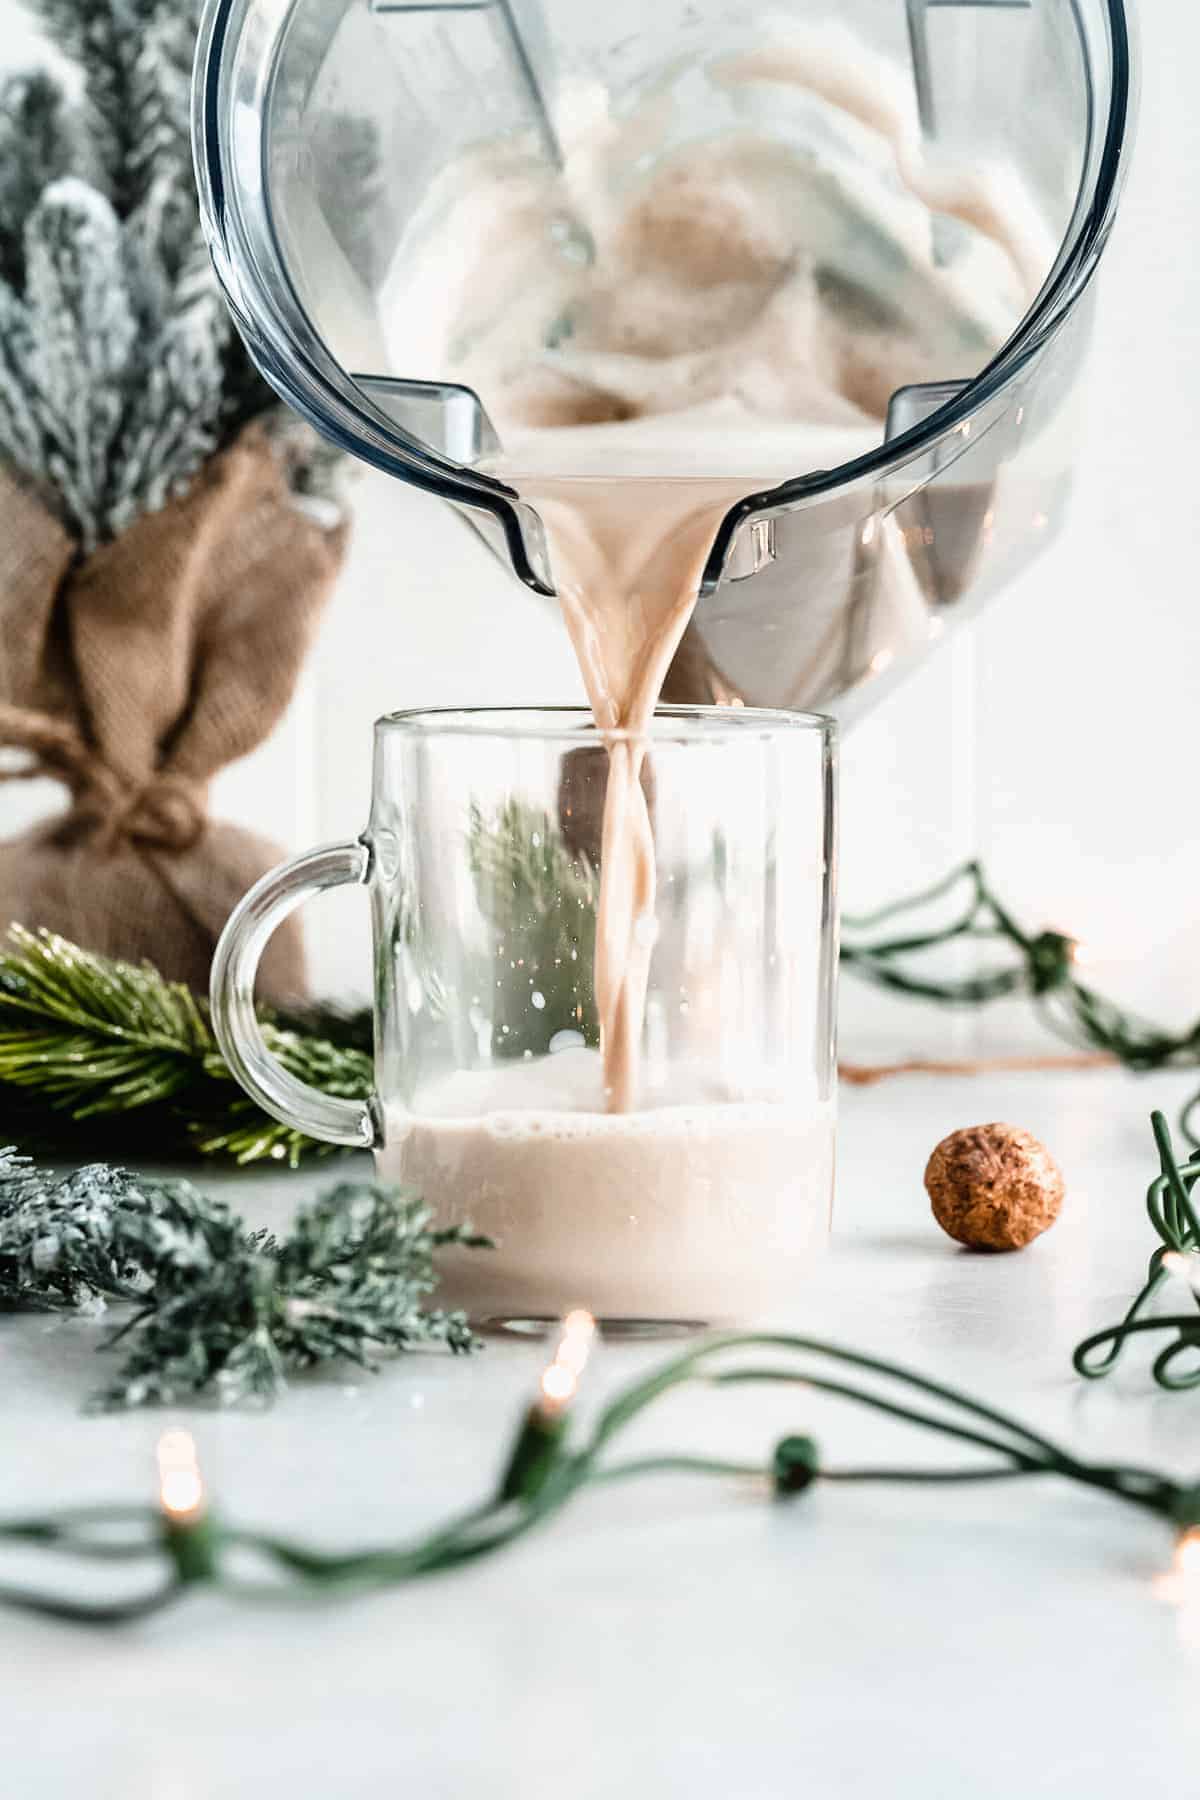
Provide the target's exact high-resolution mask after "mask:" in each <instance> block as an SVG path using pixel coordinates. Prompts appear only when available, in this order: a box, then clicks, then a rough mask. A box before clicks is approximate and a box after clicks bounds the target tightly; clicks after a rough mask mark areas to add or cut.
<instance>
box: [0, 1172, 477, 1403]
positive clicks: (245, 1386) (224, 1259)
mask: <svg viewBox="0 0 1200 1800" xmlns="http://www.w3.org/2000/svg"><path fill="white" fill-rule="evenodd" d="M451 1244H462V1245H467V1246H470V1247H478V1248H482V1247H486V1240H485V1239H483V1238H477V1237H473V1236H472V1235H471V1234H470V1232H469V1231H467V1230H465V1229H459V1228H457V1227H451V1228H448V1229H445V1230H434V1229H433V1226H432V1215H431V1213H430V1210H429V1208H428V1207H427V1206H425V1205H424V1204H423V1202H422V1201H421V1200H420V1199H419V1198H418V1197H417V1196H415V1195H414V1194H412V1193H411V1192H409V1191H407V1190H406V1189H403V1188H397V1187H388V1186H382V1185H379V1184H377V1183H374V1182H343V1183H341V1184H340V1185H339V1186H337V1187H335V1188H333V1189H331V1190H330V1191H329V1192H328V1193H326V1194H323V1195H321V1196H320V1198H318V1199H317V1200H316V1201H315V1202H314V1203H313V1204H312V1205H311V1206H309V1207H306V1208H304V1209H302V1210H301V1211H300V1212H299V1213H298V1214H297V1217H296V1220H295V1223H294V1225H293V1227H292V1229H291V1231H290V1233H289V1234H288V1236H287V1237H286V1238H284V1239H283V1240H282V1241H281V1242H280V1241H277V1240H276V1239H274V1238H272V1237H270V1236H268V1235H267V1234H266V1233H263V1232H249V1231H247V1229H246V1227H245V1225H244V1223H243V1222H242V1220H241V1219H240V1218H238V1216H237V1215H236V1214H235V1213H233V1212H231V1210H230V1209H229V1208H228V1207H227V1206H226V1205H224V1203H223V1202H221V1201H220V1200H214V1199H212V1198H210V1197H209V1196H208V1195H206V1194H203V1193H201V1192H200V1191H199V1190H198V1189H197V1188H195V1187H193V1186H192V1185H191V1183H190V1182H187V1181H167V1180H158V1179H152V1178H147V1177H142V1176H138V1175H134V1174H131V1173H129V1172H128V1171H126V1170H123V1169H117V1168H112V1167H110V1166H109V1165H107V1164H103V1163H99V1164H92V1165H91V1166H89V1167H87V1168H83V1169H79V1170H76V1171H75V1172H74V1173H73V1174H70V1175H66V1176H58V1177H56V1176H52V1175H47V1174H46V1173H45V1172H43V1171H41V1170H39V1169H38V1168H36V1167H35V1166H34V1165H33V1164H32V1163H30V1162H28V1161H27V1160H26V1159H25V1158H23V1157H19V1156H17V1155H16V1154H15V1153H14V1152H13V1151H12V1150H0V1307H4V1306H9V1307H23V1308H27V1307H34V1308H44V1309H47V1310H58V1309H74V1310H83V1311H90V1312H95V1311H102V1310H103V1309H104V1308H105V1306H106V1305H107V1304H108V1303H109V1302H128V1301H132V1302H134V1303H135V1304H136V1307H137V1310H136V1311H135V1312H134V1313H133V1315H132V1316H131V1317H130V1318H129V1319H127V1320H126V1321H125V1322H124V1323H123V1324H122V1325H120V1327H119V1328H118V1330H117V1331H116V1332H115V1333H114V1334H112V1336H110V1337H109V1338H108V1339H107V1340H106V1347H111V1346H113V1345H116V1344H118V1343H119V1344H121V1345H122V1346H123V1348H124V1352H125V1356H124V1361H123V1363H122V1365H121V1368H120V1370H119V1371H118V1373H117V1375H116V1377H115V1379H113V1380H112V1381H111V1382H109V1383H108V1384H107V1385H106V1386H105V1387H103V1388H102V1389H101V1390H100V1391H99V1392H98V1393H97V1394H95V1395H94V1396H93V1398H92V1402H91V1404H92V1406H93V1407H95V1408H99V1409H112V1408H121V1407H130V1406H141V1405H146V1404H152V1403H158V1402H172V1401H175V1402H177V1401H183V1400H187V1399H194V1398H202V1399H206V1400H214V1401H216V1402H218V1403H220V1404H222V1405H238V1404H241V1403H244V1402H246V1401H255V1402H258V1403H260V1404H262V1403H265V1402H269V1401H271V1400H273V1399H274V1398H275V1397H276V1396H277V1394H278V1393H279V1391H280V1389H281V1388H282V1386H283V1385H284V1384H285V1382H286V1380H287V1377H288V1376H289V1375H291V1374H293V1373H296V1372H298V1371H300V1370H304V1369H309V1368H313V1367H315V1366H316V1365H318V1364H321V1363H328V1362H332V1361H336V1360H338V1359H340V1358H344V1359H348V1360H349V1361H352V1362H354V1363H357V1364H359V1365H360V1366H361V1367H363V1368H369V1367H371V1366H373V1364H374V1360H375V1359H376V1357H377V1356H378V1355H379V1354H380V1353H382V1352H385V1351H393V1352H394V1351H400V1350H408V1349H412V1348H415V1347H418V1346H428V1345H444V1346H445V1347H446V1348H448V1349H450V1350H453V1351H466V1350H473V1349H475V1348H476V1347H477V1346H476V1340H475V1339H474V1338H473V1337H472V1334H471V1331H470V1329H469V1327H468V1325H467V1322H466V1319H465V1318H464V1316H463V1315H462V1314H461V1313H457V1312H444V1311H441V1310H438V1309H431V1308H427V1307H426V1304H425V1303H426V1301H427V1299H428V1297H429V1295H430V1294H431V1293H432V1292H433V1291H434V1289H435V1288H436V1286H437V1270H436V1257H437V1252H438V1251H439V1250H440V1249H442V1248H443V1247H444V1246H447V1245H451Z"/></svg>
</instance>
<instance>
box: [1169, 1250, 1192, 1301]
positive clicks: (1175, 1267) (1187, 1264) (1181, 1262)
mask: <svg viewBox="0 0 1200 1800" xmlns="http://www.w3.org/2000/svg"><path fill="white" fill-rule="evenodd" d="M1162 1266H1163V1268H1164V1269H1165V1270H1166V1271H1167V1273H1168V1275H1175V1276H1177V1277H1178V1278H1179V1280H1180V1281H1186V1282H1187V1284H1188V1286H1189V1287H1190V1288H1191V1290H1192V1292H1193V1294H1200V1256H1198V1255H1197V1254H1196V1252H1195V1251H1194V1250H1193V1251H1192V1252H1191V1254H1190V1255H1188V1254H1185V1253H1184V1252H1183V1251H1182V1250H1168V1251H1167V1254H1166V1255H1165V1256H1164V1257H1163V1259H1162Z"/></svg>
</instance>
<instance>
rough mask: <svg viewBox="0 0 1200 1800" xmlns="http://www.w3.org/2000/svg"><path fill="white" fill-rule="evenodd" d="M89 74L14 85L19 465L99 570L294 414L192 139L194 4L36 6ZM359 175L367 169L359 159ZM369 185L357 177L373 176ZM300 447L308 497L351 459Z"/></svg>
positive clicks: (5, 115)
mask: <svg viewBox="0 0 1200 1800" xmlns="http://www.w3.org/2000/svg"><path fill="white" fill-rule="evenodd" d="M35 10H36V11H37V13H38V14H39V16H40V18H41V20H42V22H43V24H44V26H45V28H46V30H47V32H48V34H49V35H50V36H51V37H52V38H53V39H54V41H55V42H56V43H57V45H58V47H59V48H60V49H61V50H62V51H63V52H64V53H65V54H66V56H67V57H68V58H70V59H71V60H72V61H73V62H74V63H75V64H77V66H78V68H79V71H80V79H81V83H82V92H81V95H80V97H79V98H77V99H72V98H69V97H68V96H67V94H66V93H65V92H64V90H63V87H62V86H61V84H60V83H58V82H57V81H56V80H55V79H54V78H53V77H51V76H50V75H48V74H45V73H35V74H30V73H17V74H10V75H9V76H8V78H7V79H6V80H4V81H3V82H0V461H4V462H7V463H8V464H9V465H10V466H11V467H12V468H13V469H15V470H16V471H17V472H18V474H19V475H20V476H22V477H24V479H26V480H27V481H28V482H30V483H31V484H32V485H33V487H34V489H35V490H36V491H37V492H38V493H39V495H40V496H41V497H42V499H43V500H44V501H45V503H46V504H47V506H48V507H49V508H50V510H51V511H52V512H53V513H54V514H55V515H56V516H57V517H58V518H59V519H60V520H61V522H62V523H63V525H64V526H65V527H66V528H67V529H68V530H69V531H70V533H71V534H72V535H73V536H74V537H75V538H77V539H78V541H79V543H80V546H81V548H82V549H83V550H84V551H85V552H86V551H88V550H91V549H93V548H94V547H95V546H96V545H97V544H98V543H100V542H102V541H104V540H105V539H108V538H112V537H116V536H118V535H119V534H120V533H121V532H122V531H124V530H126V529H127V528H128V527H129V526H130V525H131V524H132V523H133V522H134V520H135V519H136V518H138V517H139V515H140V514H142V513H144V512H148V511H153V510H154V509H155V508H157V507H159V506H161V505H163V504H164V503H165V501H167V500H168V499H169V498H170V497H171V496H172V495H174V494H178V493H181V492H183V491H184V490H185V489H186V488H187V486H188V484H189V482H190V481H191V480H192V478H193V477H194V476H195V475H196V473H197V472H198V471H199V469H200V468H201V466H202V465H203V464H204V462H206V461H207V460H208V458H209V457H210V456H212V455H213V454H215V453H216V452H217V451H219V450H220V449H222V448H223V447H224V446H225V445H227V444H229V443H231V442H232V441H233V439H234V438H236V436H237V435H238V433H239V432H240V431H241V430H242V429H243V427H244V426H245V425H247V424H248V423H249V422H250V421H251V420H252V419H254V418H257V417H260V416H268V415H270V416H274V415H276V414H277V413H278V411H279V408H278V403H277V401H276V399H275V396H274V394H273V393H272V391H271V390H270V388H269V387H268V386H267V385H266V383H265V382H264V381H263V380H262V379H261V377H260V376H259V375H258V373H257V371H256V370H255V369H254V367H253V365H252V364H251V362H250V360H249V358H248V356H247V354H246V352H245V350H244V348H243V346H242V344H241V341H240V339H239V338H238V337H237V334H236V332H235V331H234V330H233V327H232V323H231V320H230V317H229V314H228V311H227V309H226V307H225V304H224V301H223V300H222V298H221V296H220V293H219V291H218V289H217V285H216V281H215V277H214V276H213V274H212V271H211V269H210V267H209V262H208V256H207V252H206V249H205V246H204V243H203V238H202V234H201V229H200V220H199V212H198V207H197V202H196V195H195V189H194V183H193V176H192V166H191V152H190V146H189V139H188V113H189V88H190V77H191V61H192V52H193V47H194V43H195V32H196V22H197V20H196V14H197V7H196V3H195V0H178V3H176V0H35ZM359 162H360V164H361V162H362V150H361V147H360V155H359ZM356 178H357V177H356ZM304 442H305V444H306V446H307V451H303V450H302V451H299V452H298V450H297V441H296V434H295V433H294V432H293V433H290V434H289V436H288V438H287V444H286V456H285V457H284V459H283V460H284V462H285V465H286V467H287V470H288V474H289V479H290V480H291V481H292V485H293V487H294V488H295V489H296V491H297V492H300V493H306V494H307V493H313V492H327V491H328V488H329V475H330V470H331V467H332V461H333V459H332V458H331V457H330V455H329V453H328V452H327V451H326V450H325V449H324V447H323V446H321V445H320V444H319V442H318V440H317V439H316V437H315V435H314V434H312V433H310V432H308V433H305V436H304Z"/></svg>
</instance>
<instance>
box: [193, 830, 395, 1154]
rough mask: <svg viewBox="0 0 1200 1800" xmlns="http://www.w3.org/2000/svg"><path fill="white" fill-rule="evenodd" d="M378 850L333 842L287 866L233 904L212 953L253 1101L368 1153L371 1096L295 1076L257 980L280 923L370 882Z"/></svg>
mask: <svg viewBox="0 0 1200 1800" xmlns="http://www.w3.org/2000/svg"><path fill="white" fill-rule="evenodd" d="M370 872H371V852H370V850H369V849H368V848H367V846H366V844H364V843H363V842H362V840H361V839H359V838H355V839H352V840H349V841H348V842H346V843H343V844H326V845H324V846H323V847H322V848H321V849H319V850H309V851H307V852H306V853H305V854H304V855H303V856H294V857H292V859H291V860H290V861H289V862H285V863H280V865H279V867H278V868H277V869H272V870H271V871H270V873H269V874H267V875H264V876H263V878H262V880H261V881H257V882H255V884H254V886H253V887H252V888H251V889H250V891H249V893H248V894H246V895H245V896H244V897H243V898H242V899H241V900H240V901H239V902H238V904H237V905H236V906H235V907H234V909H233V911H232V913H231V914H230V915H229V919H228V922H227V923H226V926H225V929H224V931H223V932H222V933H221V936H220V939H219V941H218V943H217V948H216V951H215V952H214V954H213V964H212V977H211V981H210V985H209V999H210V1003H211V1005H212V1022H213V1031H214V1032H215V1034H216V1039H217V1043H218V1045H219V1046H220V1050H221V1055H222V1056H223V1057H224V1058H225V1061H226V1062H227V1063H228V1065H229V1068H230V1071H231V1073H232V1074H233V1075H235V1076H236V1077H237V1079H238V1081H239V1082H240V1083H241V1085H242V1086H243V1087H244V1088H245V1090H246V1092H247V1093H248V1094H249V1095H250V1097H251V1099H252V1100H256V1101H257V1102H258V1104H259V1106H261V1107H262V1109H263V1111H264V1112H268V1113H270V1115H271V1117H272V1118H273V1119H279V1120H280V1121H281V1122H282V1123H283V1124H284V1125H292V1126H295V1127H296V1129H297V1130H299V1131H303V1132H304V1133H305V1134H306V1135H307V1136H308V1137H315V1138H323V1139H324V1140H325V1142H326V1143H330V1144H347V1145H351V1146H353V1148H354V1149H356V1150H369V1149H370V1148H371V1146H372V1145H373V1144H374V1142H375V1136H376V1134H375V1120H374V1116H373V1112H372V1107H371V1102H370V1101H369V1100H338V1099H335V1098H334V1096H333V1095H332V1094H323V1093H321V1091H320V1089H319V1088H314V1087H310V1086H309V1085H308V1083H307V1082H306V1081H297V1080H296V1077H295V1076H294V1075H289V1074H288V1072H287V1070H286V1069H285V1068H284V1066H283V1064H282V1063H281V1062H280V1061H279V1059H278V1057H275V1056H272V1054H271V1052H270V1051H269V1050H268V1048H267V1045H266V1040H265V1039H264V1037H263V1034H262V1030H261V1028H260V1026H259V1023H258V1016H257V1014H256V1013H255V1010H254V977H255V974H256V973H257V970H258V962H259V958H260V957H261V955H262V953H263V951H264V949H265V948H266V945H267V940H268V939H269V938H270V936H271V933H272V932H273V931H274V929H275V927H276V926H277V925H278V924H280V923H281V921H282V920H284V919H286V918H287V916H288V914H289V913H291V912H294V911H295V909H296V907H298V906H299V905H300V903H301V901H303V900H307V899H308V898H309V897H310V896H311V895H312V894H319V893H321V892H322V891H323V890H324V889H325V888H334V887H344V886H345V885H347V884H348V883H350V882H356V883H359V884H362V883H364V882H365V881H366V880H367V878H368V876H369V875H370Z"/></svg>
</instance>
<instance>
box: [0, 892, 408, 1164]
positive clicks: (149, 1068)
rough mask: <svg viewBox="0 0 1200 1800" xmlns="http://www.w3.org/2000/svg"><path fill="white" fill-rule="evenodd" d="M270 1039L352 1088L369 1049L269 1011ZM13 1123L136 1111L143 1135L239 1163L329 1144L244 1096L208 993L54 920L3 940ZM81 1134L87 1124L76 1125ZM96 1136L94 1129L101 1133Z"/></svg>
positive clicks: (5, 1081) (0, 1077)
mask: <svg viewBox="0 0 1200 1800" xmlns="http://www.w3.org/2000/svg"><path fill="white" fill-rule="evenodd" d="M263 1032H264V1035H265V1037H266V1039H267V1043H268V1046H269V1048H270V1049H271V1051H272V1052H273V1054H274V1055H275V1056H277V1057H278V1058H279V1060H280V1062H281V1063H282V1064H283V1065H284V1067H285V1068H286V1069H287V1070H288V1072H289V1074H292V1075H294V1076H295V1077H296V1078H297V1080H299V1081H307V1082H310V1083H311V1084H312V1085H313V1086H315V1087H319V1088H321V1089H322V1090H323V1091H324V1092H325V1093H329V1094H335V1095H338V1096H340V1097H341V1098H343V1099H360V1098H362V1097H363V1096H364V1095H366V1094H369V1093H370V1091H371V1083H372V1063H371V1058H370V1056H369V1055H367V1054H366V1053H365V1052H364V1051H363V1050H362V1049H359V1048H357V1047H355V1046H354V1045H352V1044H339V1043H334V1042H330V1041H329V1040H328V1039H327V1038H324V1037H321V1036H316V1035H313V1034H312V1033H311V1032H306V1031H301V1030H290V1029H287V1028H285V1027H284V1026H282V1025H279V1024H275V1023H273V1022H271V1021H270V1020H269V1019H268V1020H264V1023H263ZM4 1088H7V1089H9V1090H10V1096H11V1097H12V1098H13V1099H14V1100H15V1099H16V1098H18V1097H21V1098H24V1100H25V1101H26V1103H27V1104H26V1106H25V1107H24V1108H23V1109H18V1108H17V1106H16V1105H13V1106H12V1108H11V1109H10V1107H9V1105H8V1104H7V1103H6V1105H5V1118H6V1121H9V1127H8V1128H9V1130H10V1131H11V1132H12V1134H13V1135H18V1134H19V1135H20V1136H21V1139H22V1141H23V1142H28V1141H30V1139H31V1138H32V1139H34V1140H38V1141H40V1140H42V1139H44V1138H47V1137H49V1136H51V1135H53V1136H54V1137H55V1139H56V1141H57V1148H58V1149H59V1151H60V1152H61V1151H62V1149H63V1148H65V1147H68V1146H67V1145H66V1144H65V1142H64V1133H63V1127H64V1126H65V1125H67V1124H69V1123H74V1124H75V1125H77V1126H80V1127H85V1128H87V1129H88V1130H89V1131H90V1132H91V1134H92V1135H93V1136H95V1128H97V1127H100V1128H102V1127H103V1126H104V1124H105V1123H106V1122H115V1121H117V1120H121V1121H125V1122H126V1126H125V1129H126V1141H128V1135H127V1134H128V1121H129V1119H130V1117H131V1116H133V1115H136V1117H137V1122H138V1124H139V1125H140V1126H141V1127H142V1128H143V1130H142V1132H141V1134H140V1137H139V1147H140V1150H141V1152H142V1153H143V1154H145V1153H146V1152H147V1151H148V1150H149V1149H153V1150H155V1151H157V1152H158V1153H161V1154H170V1153H172V1152H174V1153H179V1152H180V1151H188V1152H191V1153H195V1152H196V1151H199V1152H201V1153H202V1154H204V1155H209V1156H215V1155H221V1156H228V1157H232V1158H233V1160H234V1161H236V1162H239V1163H251V1162H258V1161H261V1160H262V1159H264V1158H267V1159H270V1160H273V1161H280V1162H287V1163H289V1164H291V1165H292V1166H295V1165H296V1164H297V1163H298V1162H299V1161H300V1159H301V1158H302V1157H303V1156H305V1155H308V1154H310V1153H316V1152H321V1151H324V1150H327V1149H328V1146H326V1145H320V1144H317V1143H316V1142H315V1141H314V1140H313V1139H311V1138H307V1137H305V1136H304V1134H303V1133H302V1132H300V1131H297V1130H295V1129H294V1128H293V1127H291V1126H287V1125H282V1124H280V1123H278V1122H277V1121H276V1120H274V1119H271V1118H269V1117H268V1116H267V1115H266V1114H265V1113H263V1112H262V1111H260V1109H259V1108H258V1107H257V1106H255V1105H254V1103H253V1102H252V1101H251V1100H249V1099H247V1097H246V1096H245V1095H244V1094H243V1093H242V1092H241V1089H240V1088H239V1087H238V1086H237V1084H236V1083H235V1081H234V1079H233V1077H232V1075H231V1074H230V1072H229V1069H228V1068H227V1067H226V1065H225V1063H224V1061H223V1060H222V1057H221V1054H220V1052H219V1050H218V1048H217V1044H216V1039H215V1037H214V1036H213V1030H212V1024H211V1021H210V1019H209V1016H208V1009H207V1006H206V1005H205V1004H204V1003H203V1002H202V1001H200V1000H198V999H197V998H196V996H195V995H194V994H193V993H192V992H191V990H190V989H189V988H187V987H185V986H184V985H183V984H182V983H180V982H175V981H167V980H166V979H165V978H164V977H163V976H162V975H160V974H159V973H158V971H157V970H156V969H155V968H153V967H152V965H150V964H149V963H142V964H140V965H136V966H135V965H134V964H132V963H124V962H119V961H116V960H115V959H114V958H111V957H106V956H100V955H98V954H97V953H95V952H94V951H90V950H82V949H80V948H79V946H78V945H76V944H72V943H69V942H68V941H67V940H66V939H65V938H61V937H58V936H56V935H55V933H53V932H49V931H40V932H36V933H35V932H30V931H26V930H24V929H23V928H22V927H21V926H19V925H14V926H13V927H11V929H10V931H9V934H8V943H7V947H0V1089H4ZM74 1135H82V1134H79V1133H77V1134H74ZM99 1141H103V1138H102V1137H101V1139H100V1140H99Z"/></svg>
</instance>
